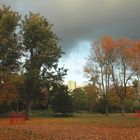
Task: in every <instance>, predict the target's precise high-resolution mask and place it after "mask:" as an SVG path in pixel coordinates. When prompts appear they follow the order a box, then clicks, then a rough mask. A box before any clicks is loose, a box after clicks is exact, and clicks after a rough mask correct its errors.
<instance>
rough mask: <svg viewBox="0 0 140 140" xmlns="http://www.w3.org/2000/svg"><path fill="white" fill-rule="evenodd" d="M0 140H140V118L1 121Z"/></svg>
mask: <svg viewBox="0 0 140 140" xmlns="http://www.w3.org/2000/svg"><path fill="white" fill-rule="evenodd" d="M0 140H140V118H136V117H134V115H133V114H127V115H126V116H124V117H122V116H121V115H120V114H111V115H109V116H107V117H106V116H104V115H100V114H96V115H89V114H88V115H83V114H82V115H74V116H71V117H33V118H31V119H30V120H28V121H26V122H25V124H19V125H10V123H9V119H8V118H0Z"/></svg>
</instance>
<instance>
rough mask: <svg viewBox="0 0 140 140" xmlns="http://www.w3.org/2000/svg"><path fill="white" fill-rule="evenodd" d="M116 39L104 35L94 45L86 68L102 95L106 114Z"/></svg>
mask: <svg viewBox="0 0 140 140" xmlns="http://www.w3.org/2000/svg"><path fill="white" fill-rule="evenodd" d="M113 48H114V41H113V39H112V37H109V36H104V37H102V38H101V39H100V41H99V42H96V43H95V44H93V45H92V48H91V52H90V56H89V58H88V60H87V64H86V66H85V68H84V72H85V73H86V74H87V75H88V76H89V78H90V81H92V82H93V83H94V85H96V87H98V89H99V93H100V96H102V97H103V99H104V102H105V114H106V115H108V92H109V88H110V85H111V69H110V63H111V62H110V60H111V56H112V49H113Z"/></svg>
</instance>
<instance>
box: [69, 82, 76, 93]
mask: <svg viewBox="0 0 140 140" xmlns="http://www.w3.org/2000/svg"><path fill="white" fill-rule="evenodd" d="M68 89H69V90H71V91H72V90H74V89H76V82H75V81H72V80H71V81H68Z"/></svg>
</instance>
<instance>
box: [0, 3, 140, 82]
mask: <svg viewBox="0 0 140 140" xmlns="http://www.w3.org/2000/svg"><path fill="white" fill-rule="evenodd" d="M3 4H6V5H10V6H11V8H12V9H13V10H16V11H18V12H19V13H20V14H22V15H25V14H27V13H28V11H32V12H35V13H40V14H41V15H43V16H45V17H46V18H47V19H48V20H49V21H50V23H52V24H53V25H54V27H53V28H54V32H55V33H56V35H57V36H58V37H59V38H60V39H61V41H60V46H61V47H62V50H63V51H64V52H65V55H64V56H63V57H62V58H61V59H60V62H59V65H60V66H64V67H65V68H68V69H69V70H68V74H67V76H66V77H65V83H67V81H68V80H74V81H76V82H77V83H78V84H83V83H84V82H85V81H87V79H86V78H85V77H84V73H83V66H84V65H85V63H86V58H87V56H88V55H89V52H90V47H91V44H92V43H93V42H94V41H96V40H98V39H99V38H100V37H101V36H103V35H112V36H113V37H115V38H120V37H123V36H126V37H129V38H131V39H138V38H140V0H0V6H2V5H3Z"/></svg>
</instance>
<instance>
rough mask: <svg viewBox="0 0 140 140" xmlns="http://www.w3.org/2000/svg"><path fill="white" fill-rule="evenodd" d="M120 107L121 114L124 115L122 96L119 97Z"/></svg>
mask: <svg viewBox="0 0 140 140" xmlns="http://www.w3.org/2000/svg"><path fill="white" fill-rule="evenodd" d="M120 107H121V115H122V116H124V115H125V105H124V98H121V99H120Z"/></svg>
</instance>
